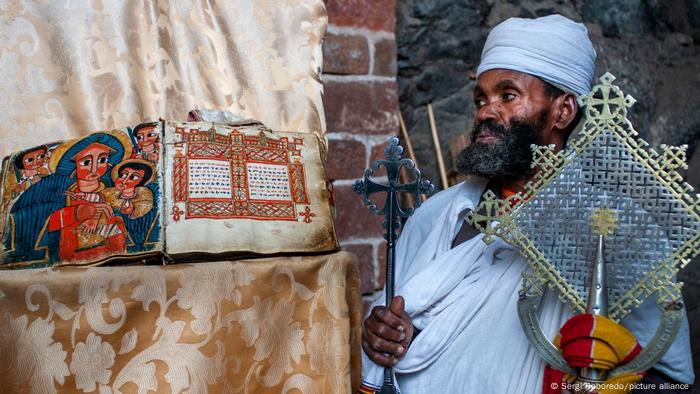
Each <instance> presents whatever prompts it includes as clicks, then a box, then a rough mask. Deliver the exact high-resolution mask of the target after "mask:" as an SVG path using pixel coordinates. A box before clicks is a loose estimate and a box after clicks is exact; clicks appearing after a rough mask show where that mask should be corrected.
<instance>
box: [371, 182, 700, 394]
mask: <svg viewBox="0 0 700 394" xmlns="http://www.w3.org/2000/svg"><path fill="white" fill-rule="evenodd" d="M485 186H486V182H485V181H484V180H479V179H472V180H468V181H466V182H464V183H460V184H458V185H455V186H453V187H451V188H449V189H447V190H444V191H442V192H440V193H438V194H436V195H435V196H433V197H431V198H430V199H429V200H427V201H426V202H425V203H424V204H423V205H422V206H421V207H420V208H419V209H418V210H416V212H415V213H414V215H413V216H412V217H411V218H409V220H408V221H407V223H406V226H405V228H404V230H403V232H402V233H401V236H400V238H399V241H398V244H397V248H396V294H397V295H401V296H403V297H404V299H405V300H406V312H407V313H408V314H409V315H410V316H411V318H412V319H413V325H414V326H415V327H416V328H417V329H419V330H421V332H420V334H419V335H418V336H417V337H415V339H414V340H413V342H412V343H411V345H410V347H409V350H408V352H407V354H406V356H405V357H404V358H403V359H402V360H401V361H400V362H399V363H398V364H397V365H396V367H395V368H394V371H395V372H396V378H397V382H398V386H399V388H400V390H401V392H402V393H404V394H413V393H436V392H440V393H447V392H449V393H499V394H500V393H541V392H542V375H543V371H544V364H543V361H542V360H541V359H540V357H539V356H538V355H537V353H536V352H535V350H534V348H533V347H532V346H531V345H530V343H529V342H528V340H527V338H526V337H525V334H524V333H523V331H522V328H521V326H520V321H519V320H518V314H517V301H518V291H519V290H520V288H521V280H522V272H523V271H525V270H526V269H527V262H526V261H525V259H524V258H522V257H521V256H520V255H519V254H518V252H517V250H515V249H514V248H513V247H512V246H510V245H508V244H506V243H505V242H503V241H502V240H500V239H498V238H497V239H496V241H495V242H493V243H492V244H491V245H486V244H485V243H484V242H483V241H482V240H481V238H482V237H481V236H479V235H477V236H476V237H474V238H472V239H470V240H468V241H466V242H464V243H462V244H460V245H458V246H457V247H455V248H451V245H452V241H453V240H454V238H455V236H456V235H457V233H458V232H459V229H460V227H461V225H462V222H463V218H464V214H465V213H466V211H467V210H470V209H474V208H475V207H476V205H477V204H478V202H479V199H480V197H481V194H482V193H483V191H484V188H485ZM647 301H648V302H646V303H644V304H643V305H642V306H641V307H640V308H638V309H637V310H635V311H634V312H633V313H632V314H630V315H629V316H627V317H626V318H625V319H624V321H623V324H624V325H625V326H626V327H628V328H629V329H630V330H631V331H632V332H633V333H634V334H635V336H636V337H637V339H638V340H639V342H640V343H641V344H642V346H644V345H645V344H646V343H647V342H648V341H649V340H650V339H651V337H652V336H653V335H654V333H655V330H656V327H658V322H659V316H660V312H659V310H658V307H657V306H656V304H655V301H654V300H653V299H649V300H647ZM383 303H384V297H380V298H379V299H378V300H377V301H375V302H374V303H373V304H372V306H371V307H370V309H371V308H372V307H374V306H376V305H383ZM539 314H540V317H539V318H540V326H541V327H542V329H543V331H544V333H545V335H547V336H548V337H549V338H550V339H551V338H553V337H554V335H555V334H556V332H557V331H558V330H559V328H560V327H561V326H562V325H563V324H564V323H565V322H566V320H567V319H568V318H569V317H570V316H571V315H572V313H571V311H570V310H569V309H568V307H566V306H565V305H564V304H563V303H561V302H560V301H559V300H558V299H557V297H556V295H555V294H554V293H553V292H549V291H548V292H546V293H545V296H544V297H543V298H542V301H541V304H540V306H539ZM362 363H363V367H362V370H363V371H362V372H363V373H362V375H363V380H364V381H365V382H366V383H368V384H370V385H372V386H381V383H382V380H383V368H382V367H379V366H377V365H376V364H374V363H373V362H372V361H370V360H369V358H367V356H366V354H364V352H363V354H362ZM656 368H657V369H659V370H661V371H662V372H664V373H665V374H667V375H669V376H670V377H672V378H674V379H676V380H679V381H681V382H687V383H692V382H693V379H694V377H693V372H692V361H691V356H690V340H689V335H688V322H687V319H685V318H684V320H683V324H682V326H681V329H680V332H679V334H678V338H677V339H676V341H675V342H674V344H673V346H672V347H671V349H670V350H669V352H668V353H667V354H666V355H665V356H664V358H663V359H662V361H661V362H660V363H659V364H658V365H657V367H656Z"/></svg>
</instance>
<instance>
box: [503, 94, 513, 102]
mask: <svg viewBox="0 0 700 394" xmlns="http://www.w3.org/2000/svg"><path fill="white" fill-rule="evenodd" d="M501 97H502V98H503V101H510V100H513V99H514V98H515V95H514V94H513V93H503V96H501Z"/></svg>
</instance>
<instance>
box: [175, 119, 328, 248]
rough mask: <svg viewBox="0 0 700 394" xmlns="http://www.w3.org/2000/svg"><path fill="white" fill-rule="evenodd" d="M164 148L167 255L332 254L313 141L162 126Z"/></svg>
mask: <svg viewBox="0 0 700 394" xmlns="http://www.w3.org/2000/svg"><path fill="white" fill-rule="evenodd" d="M164 146H165V148H164V149H165V152H164V156H165V168H164V169H165V174H164V178H165V183H166V187H165V190H164V196H165V205H164V207H163V210H164V212H165V217H164V221H165V223H166V224H165V239H166V248H165V249H166V252H167V253H168V254H170V255H174V256H175V257H177V255H180V254H188V255H190V256H194V255H197V254H200V253H206V254H230V253H236V254H240V253H249V254H274V253H313V252H324V251H331V250H335V249H337V247H338V244H337V240H336V238H335V232H334V229H333V221H332V216H331V207H330V201H329V200H330V198H329V196H330V193H329V190H328V186H327V182H326V176H325V168H324V165H323V154H322V151H321V145H320V142H319V139H318V137H317V136H316V135H314V134H309V133H292V132H271V131H270V130H269V129H267V128H265V127H263V126H259V125H257V126H227V125H221V124H214V123H209V122H191V123H183V122H167V123H166V125H165V145H164Z"/></svg>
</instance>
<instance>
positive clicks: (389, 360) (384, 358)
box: [362, 339, 399, 367]
mask: <svg viewBox="0 0 700 394" xmlns="http://www.w3.org/2000/svg"><path fill="white" fill-rule="evenodd" d="M362 349H363V350H364V351H365V354H367V357H369V359H370V360H372V361H373V362H374V363H375V364H377V365H381V366H382V367H393V366H394V365H396V363H398V361H399V360H398V359H396V358H394V357H391V356H388V355H386V354H383V353H381V352H377V351H375V350H374V349H372V347H371V346H370V345H369V343H367V341H365V340H364V339H363V340H362Z"/></svg>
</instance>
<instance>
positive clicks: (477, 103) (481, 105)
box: [474, 99, 486, 108]
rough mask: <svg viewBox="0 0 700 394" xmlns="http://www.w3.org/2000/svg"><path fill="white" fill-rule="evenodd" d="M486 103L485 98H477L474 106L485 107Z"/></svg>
mask: <svg viewBox="0 0 700 394" xmlns="http://www.w3.org/2000/svg"><path fill="white" fill-rule="evenodd" d="M484 105H486V100H484V99H476V100H474V106H476V108H481V107H483V106H484Z"/></svg>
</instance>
